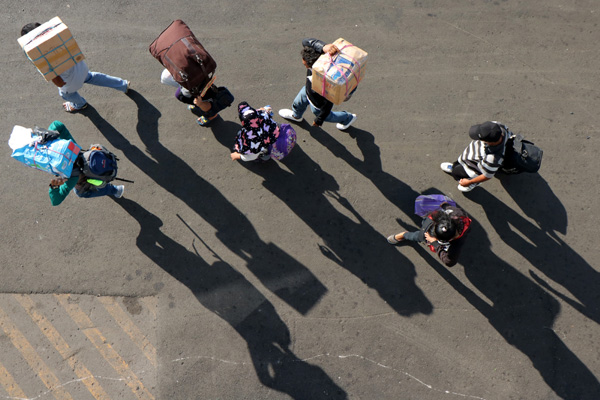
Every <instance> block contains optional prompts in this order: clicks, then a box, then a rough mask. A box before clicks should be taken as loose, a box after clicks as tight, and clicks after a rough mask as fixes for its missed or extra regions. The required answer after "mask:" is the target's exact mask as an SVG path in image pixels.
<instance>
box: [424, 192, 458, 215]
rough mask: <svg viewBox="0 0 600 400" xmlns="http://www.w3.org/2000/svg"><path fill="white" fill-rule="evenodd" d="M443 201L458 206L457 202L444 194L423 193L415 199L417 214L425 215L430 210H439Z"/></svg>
mask: <svg viewBox="0 0 600 400" xmlns="http://www.w3.org/2000/svg"><path fill="white" fill-rule="evenodd" d="M442 203H448V204H450V205H451V206H453V207H456V202H455V201H454V200H452V199H451V198H450V197H448V196H444V195H443V194H422V195H420V196H419V197H417V199H416V200H415V214H417V215H418V216H419V217H425V216H426V215H427V214H429V213H430V212H432V211H435V210H439V208H440V205H441V204H442Z"/></svg>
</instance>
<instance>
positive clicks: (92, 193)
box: [75, 183, 117, 199]
mask: <svg viewBox="0 0 600 400" xmlns="http://www.w3.org/2000/svg"><path fill="white" fill-rule="evenodd" d="M75 194H76V195H77V196H79V197H83V198H86V199H90V198H92V197H100V196H109V195H110V196H114V195H115V194H117V187H116V186H115V185H113V184H111V183H107V184H106V186H104V187H103V188H101V189H91V190H86V191H85V192H80V191H78V190H77V189H75Z"/></svg>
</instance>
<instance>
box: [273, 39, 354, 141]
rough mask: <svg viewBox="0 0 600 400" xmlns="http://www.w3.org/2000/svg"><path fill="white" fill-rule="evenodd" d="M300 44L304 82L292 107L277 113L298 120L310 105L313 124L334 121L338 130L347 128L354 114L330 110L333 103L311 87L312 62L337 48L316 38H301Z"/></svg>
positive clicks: (300, 119)
mask: <svg viewBox="0 0 600 400" xmlns="http://www.w3.org/2000/svg"><path fill="white" fill-rule="evenodd" d="M302 46H303V49H302V51H301V53H300V54H301V56H302V63H303V64H304V66H305V67H306V68H307V71H306V84H305V86H304V87H302V89H300V92H298V95H297V96H296V98H295V99H294V102H293V103H292V109H291V110H290V109H287V108H284V109H281V110H279V115H280V116H282V117H283V118H285V119H289V120H292V121H296V122H300V121H302V115H303V114H304V112H305V111H306V109H307V107H308V106H309V105H310V108H311V110H312V112H313V114H315V117H316V118H315V120H314V121H313V126H321V125H323V122H336V128H338V129H339V130H342V131H343V130H346V129H348V128H349V127H350V125H352V124H353V123H354V121H356V114H351V113H349V112H347V111H332V109H333V103H332V102H331V101H329V100H327V99H326V98H325V97H324V96H322V95H320V94H319V93H317V92H315V91H314V90H313V89H312V66H313V64H314V63H315V62H316V61H317V59H318V58H319V57H320V56H321V54H325V53H328V54H330V55H335V54H336V53H338V52H339V49H338V48H337V46H335V45H334V44H331V43H330V44H325V42H322V41H320V40H318V39H304V40H302Z"/></svg>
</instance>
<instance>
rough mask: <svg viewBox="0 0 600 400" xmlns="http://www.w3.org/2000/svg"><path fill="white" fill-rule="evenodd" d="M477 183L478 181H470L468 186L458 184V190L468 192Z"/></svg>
mask: <svg viewBox="0 0 600 400" xmlns="http://www.w3.org/2000/svg"><path fill="white" fill-rule="evenodd" d="M479 185H480V183H472V184H470V185H469V186H463V185H461V184H459V185H458V190H460V191H461V192H470V191H471V190H473V189H475V188H476V187H477V186H479Z"/></svg>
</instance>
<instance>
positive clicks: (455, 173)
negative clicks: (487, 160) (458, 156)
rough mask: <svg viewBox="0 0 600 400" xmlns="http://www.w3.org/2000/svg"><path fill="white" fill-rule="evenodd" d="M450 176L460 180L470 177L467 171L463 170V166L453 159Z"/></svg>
mask: <svg viewBox="0 0 600 400" xmlns="http://www.w3.org/2000/svg"><path fill="white" fill-rule="evenodd" d="M452 177H453V178H454V179H456V180H457V181H460V180H461V179H463V178H466V179H471V177H470V176H469V174H467V171H465V167H463V166H462V165H460V163H459V162H458V161H454V164H452Z"/></svg>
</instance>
